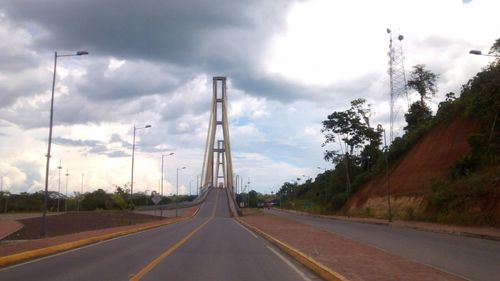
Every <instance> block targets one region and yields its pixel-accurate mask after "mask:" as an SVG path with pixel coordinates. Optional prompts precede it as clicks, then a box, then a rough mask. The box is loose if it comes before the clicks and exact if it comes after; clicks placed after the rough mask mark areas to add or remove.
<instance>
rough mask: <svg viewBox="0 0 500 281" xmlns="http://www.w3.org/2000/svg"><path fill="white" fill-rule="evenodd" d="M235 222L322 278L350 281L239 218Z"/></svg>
mask: <svg viewBox="0 0 500 281" xmlns="http://www.w3.org/2000/svg"><path fill="white" fill-rule="evenodd" d="M235 220H236V221H237V222H238V223H240V224H241V225H243V226H245V227H246V228H248V229H251V230H252V231H253V232H255V233H257V234H258V235H260V236H261V237H263V238H264V239H266V240H267V241H269V242H271V243H272V244H273V245H275V246H276V247H278V248H280V249H281V250H282V251H284V252H285V253H287V254H288V255H289V256H291V257H292V258H294V259H295V260H296V261H298V262H300V263H301V264H302V265H304V266H305V267H307V268H309V269H310V270H312V271H313V272H315V273H316V274H318V275H319V276H320V277H322V278H324V279H325V280H328V281H348V280H349V279H347V278H345V277H344V276H342V275H341V274H340V273H338V272H336V271H333V270H331V269H329V268H328V267H326V266H324V265H322V264H321V263H319V262H317V261H315V260H314V259H313V258H311V257H309V256H308V255H306V254H304V253H302V252H300V251H299V250H297V249H295V248H293V247H292V246H290V245H288V244H286V243H284V242H282V241H280V240H278V239H276V238H275V237H273V236H271V235H269V234H267V233H265V232H264V231H262V230H260V229H258V228H256V227H254V226H252V225H250V224H248V223H246V222H244V221H242V220H241V219H239V218H235Z"/></svg>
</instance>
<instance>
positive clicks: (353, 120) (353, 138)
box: [322, 99, 382, 163]
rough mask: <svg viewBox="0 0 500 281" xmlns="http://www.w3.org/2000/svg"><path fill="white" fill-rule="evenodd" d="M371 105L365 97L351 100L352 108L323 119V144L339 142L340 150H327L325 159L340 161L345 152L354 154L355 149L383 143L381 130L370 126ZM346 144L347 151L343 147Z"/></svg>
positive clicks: (334, 161)
mask: <svg viewBox="0 0 500 281" xmlns="http://www.w3.org/2000/svg"><path fill="white" fill-rule="evenodd" d="M370 117H371V106H370V105H366V100H365V99H355V100H353V101H351V108H349V109H347V110H345V111H335V112H333V113H332V114H330V115H328V119H327V120H324V121H323V129H322V132H323V133H324V134H325V142H324V143H323V146H326V145H327V144H331V143H337V144H338V145H339V146H340V150H328V149H327V150H326V151H325V159H326V160H328V161H332V162H333V163H339V162H340V161H341V160H342V159H343V158H344V154H346V153H348V154H350V155H354V152H355V150H360V151H362V150H364V149H365V147H367V146H371V147H378V146H379V145H380V143H381V133H382V132H381V131H380V130H378V129H375V128H372V127H371V126H370ZM343 145H345V146H346V147H345V151H344V148H343Z"/></svg>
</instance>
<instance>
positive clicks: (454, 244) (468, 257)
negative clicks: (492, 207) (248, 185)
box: [266, 210, 500, 281]
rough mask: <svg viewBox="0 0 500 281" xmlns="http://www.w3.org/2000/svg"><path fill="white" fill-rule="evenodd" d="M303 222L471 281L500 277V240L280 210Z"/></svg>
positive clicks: (276, 211)
mask: <svg viewBox="0 0 500 281" xmlns="http://www.w3.org/2000/svg"><path fill="white" fill-rule="evenodd" d="M266 212H269V213H272V214H275V215H278V216H283V217H286V218H289V219H292V220H295V221H298V222H302V223H305V224H308V225H311V226H314V227H317V228H320V229H323V230H326V231H328V232H332V233H335V234H339V235H341V236H344V237H347V238H350V239H352V240H355V241H358V242H361V243H363V244H368V245H371V246H374V247H377V248H379V249H382V250H385V251H387V252H390V253H393V254H396V255H398V256H401V257H405V258H408V259H410V260H414V261H417V262H420V263H423V264H427V265H430V266H432V267H435V268H437V269H440V270H443V271H447V272H450V273H452V274H455V275H458V276H460V277H464V278H467V279H471V280H484V281H489V280H491V281H496V280H500V242H498V241H492V240H486V239H477V238H470V237H462V236H457V235H449V234H443V233H434V232H427V231H419V230H414V229H406V228H398V227H391V226H386V225H375V224H367V223H358V222H349V221H341V220H332V219H324V218H317V217H310V216H302V215H298V214H290V213H287V212H283V211H279V210H266Z"/></svg>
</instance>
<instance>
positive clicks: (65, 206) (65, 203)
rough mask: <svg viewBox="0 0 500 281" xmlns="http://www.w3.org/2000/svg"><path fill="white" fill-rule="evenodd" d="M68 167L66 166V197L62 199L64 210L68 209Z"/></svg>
mask: <svg viewBox="0 0 500 281" xmlns="http://www.w3.org/2000/svg"><path fill="white" fill-rule="evenodd" d="M68 176H69V174H68V168H66V199H65V200H64V211H65V212H67V211H68Z"/></svg>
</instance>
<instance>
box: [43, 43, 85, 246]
mask: <svg viewBox="0 0 500 281" xmlns="http://www.w3.org/2000/svg"><path fill="white" fill-rule="evenodd" d="M88 54H89V52H87V51H78V52H76V53H75V54H63V55H58V54H57V51H56V52H54V75H53V77H52V95H51V98H50V125H49V141H48V148H47V155H45V157H47V164H46V165H45V194H44V199H43V206H42V224H41V227H40V236H41V237H46V236H47V226H46V217H47V201H48V197H49V167H50V148H51V146H52V125H53V123H54V89H55V85H56V72H57V58H58V57H72V56H82V55H88Z"/></svg>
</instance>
